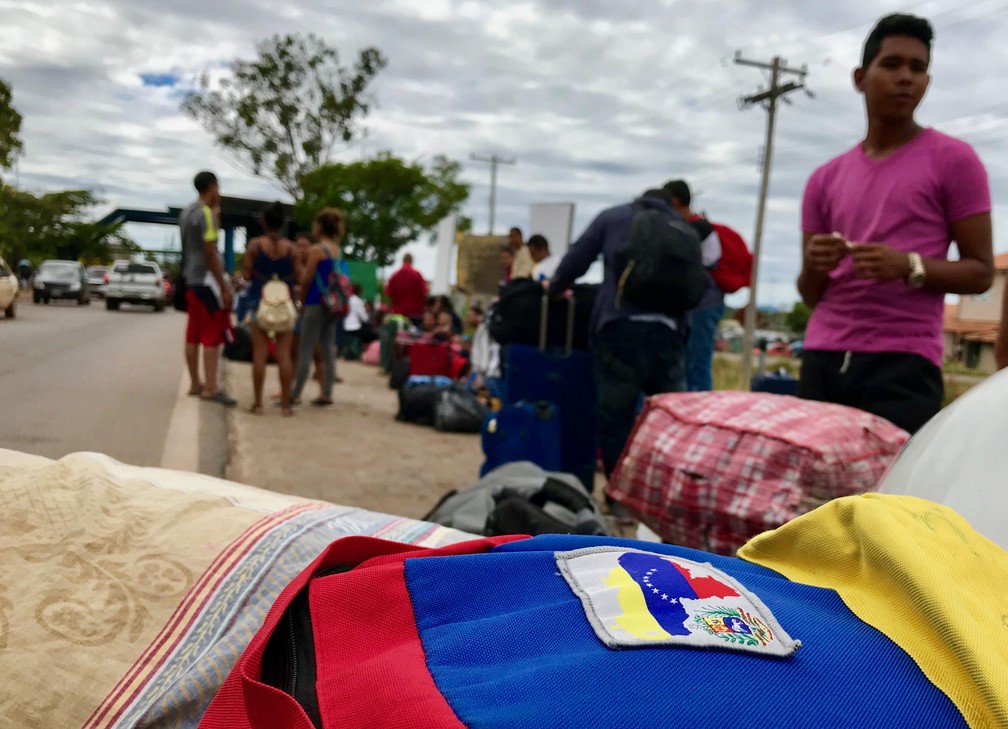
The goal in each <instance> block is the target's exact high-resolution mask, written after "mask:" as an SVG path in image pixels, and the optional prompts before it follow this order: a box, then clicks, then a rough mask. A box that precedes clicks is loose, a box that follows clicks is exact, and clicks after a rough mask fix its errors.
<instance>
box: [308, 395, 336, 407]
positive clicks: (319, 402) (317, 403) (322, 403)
mask: <svg viewBox="0 0 1008 729" xmlns="http://www.w3.org/2000/svg"><path fill="white" fill-rule="evenodd" d="M311 404H312V405H313V406H314V407H317V408H327V407H329V406H330V405H332V404H333V401H332V400H326V399H325V398H322V397H317V398H315V399H314V400H312V401H311Z"/></svg>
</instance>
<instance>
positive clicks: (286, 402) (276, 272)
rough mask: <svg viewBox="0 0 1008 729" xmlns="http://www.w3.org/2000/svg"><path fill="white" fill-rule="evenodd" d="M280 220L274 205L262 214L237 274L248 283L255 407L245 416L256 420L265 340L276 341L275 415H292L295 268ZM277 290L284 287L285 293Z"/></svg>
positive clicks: (279, 209)
mask: <svg viewBox="0 0 1008 729" xmlns="http://www.w3.org/2000/svg"><path fill="white" fill-rule="evenodd" d="M285 217H286V216H285V215H284V209H283V206H282V205H281V204H280V203H279V202H277V203H273V204H272V205H270V206H269V207H268V208H266V209H265V210H264V211H263V212H262V216H261V217H260V222H261V223H262V228H263V235H261V236H260V237H258V238H253V239H252V240H251V241H249V244H248V246H247V247H246V250H245V258H244V260H243V261H242V275H243V276H244V277H245V279H246V280H247V281H249V282H250V283H249V286H248V289H247V292H248V293H247V296H248V297H249V302H248V310H249V333H250V334H251V335H252V389H253V391H254V393H255V402H253V404H252V407H251V408H249V412H251V413H253V414H255V415H262V411H263V405H262V396H263V385H264V383H265V380H266V361H267V359H268V358H269V342H268V339H269V338H270V337H271V336H272V337H274V338H275V339H276V345H277V346H276V358H277V365H278V367H279V370H280V400H281V408H282V410H281V412H282V413H283V415H285V416H287V417H290V416H291V415H293V414H294V411H293V410H292V409H291V402H292V396H291V385H292V381H293V379H294V361H293V358H292V357H291V339H292V338H293V336H294V323H295V321H296V319H297V312H296V310H295V309H294V304H293V287H294V283H295V282H296V281H297V274H298V273H299V270H300V268H301V266H300V265H299V261H298V259H297V256H296V255H295V248H294V244H293V243H292V242H291V241H289V240H287V239H286V238H284V237H283V235H282V234H281V231H282V230H283V225H284V220H285ZM282 286H285V287H286V292H284V289H283V288H282ZM264 289H265V295H264ZM260 319H262V321H259V320H260ZM239 323H240V322H239Z"/></svg>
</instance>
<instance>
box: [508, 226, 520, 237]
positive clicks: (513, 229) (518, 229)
mask: <svg viewBox="0 0 1008 729" xmlns="http://www.w3.org/2000/svg"><path fill="white" fill-rule="evenodd" d="M511 233H517V234H518V235H521V234H522V232H521V228H519V227H517V226H516V227H514V228H512V229H511V230H509V231H508V235H510V234H511Z"/></svg>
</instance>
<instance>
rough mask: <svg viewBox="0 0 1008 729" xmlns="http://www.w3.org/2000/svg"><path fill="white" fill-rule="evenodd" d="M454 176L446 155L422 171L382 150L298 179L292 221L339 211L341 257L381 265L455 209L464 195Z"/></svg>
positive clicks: (454, 167)
mask: <svg viewBox="0 0 1008 729" xmlns="http://www.w3.org/2000/svg"><path fill="white" fill-rule="evenodd" d="M460 172H461V166H460V165H459V163H458V162H454V161H452V160H449V159H447V158H446V157H442V156H438V157H435V158H434V160H433V161H432V163H431V165H430V168H429V169H428V170H425V169H424V168H423V167H422V166H421V165H420V164H418V163H416V162H414V163H409V164H408V163H406V162H403V161H402V160H401V159H398V158H396V157H393V156H392V155H391V154H390V153H388V152H385V153H383V154H380V155H378V156H377V157H375V158H374V159H371V160H367V161H364V162H353V163H349V164H331V165H326V166H325V167H320V168H319V169H317V170H315V171H314V172H310V173H308V174H307V175H305V176H304V178H303V179H302V181H301V185H302V189H303V193H304V194H303V197H302V198H301V199H300V200H298V202H297V203H296V204H295V206H294V217H295V218H296V219H297V221H298V222H299V223H300V224H301V225H303V226H306V227H307V226H308V225H309V224H310V223H311V221H312V219H313V218H314V217H315V215H316V214H317V213H318V211H319V210H321V209H322V208H326V207H336V208H339V209H341V210H342V211H343V212H344V213H345V215H346V227H347V235H346V241H345V245H344V250H345V251H346V253H347V254H348V255H349V256H351V257H353V258H357V259H359V260H364V261H373V262H374V263H377V264H379V265H382V266H387V265H389V264H390V263H392V261H393V259H394V257H395V254H396V251H398V250H399V249H400V248H402V247H403V246H404V245H406V244H407V243H411V242H413V241H415V240H417V239H418V238H420V237H421V236H422V235H424V234H428V233H431V232H432V231H433V230H434V228H435V226H437V224H438V222H439V221H441V219H443V218H444V217H446V216H447V215H449V214H451V213H453V212H457V211H458V210H459V208H460V207H461V206H462V203H463V202H465V200H466V198H468V197H469V186H468V185H466V184H465V183H463V182H460V181H459V179H458V176H459V173H460ZM463 222H464V221H463Z"/></svg>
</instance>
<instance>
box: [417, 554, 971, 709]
mask: <svg viewBox="0 0 1008 729" xmlns="http://www.w3.org/2000/svg"><path fill="white" fill-rule="evenodd" d="M604 544H606V545H612V544H614V545H625V546H633V547H635V548H638V549H648V550H651V551H656V552H662V553H666V554H672V555H679V556H682V557H685V558H688V559H692V560H696V561H699V562H709V563H711V564H713V565H714V566H715V567H717V568H718V569H721V570H723V571H725V572H726V573H728V574H729V575H731V576H733V577H735V578H736V579H737V580H739V581H740V582H741V583H742V584H743V585H745V586H746V587H747V588H748V589H750V590H751V591H752V592H754V593H755V594H756V595H758V596H759V597H760V598H761V599H762V600H763V602H764V603H765V604H766V605H767V606H768V607H769V608H770V609H771V611H772V612H773V613H774V615H775V616H776V617H777V619H778V620H779V621H780V623H781V624H782V625H783V627H784V629H785V630H787V631H788V633H790V635H791V636H792V637H794V638H797V639H799V640H801V641H802V643H803V647H802V649H801V650H800V651H798V653H797V654H796V655H795V656H794V657H792V658H789V659H776V658H763V657H759V656H755V655H752V654H745V653H733V652H728V651H704V650H696V649H690V648H658V649H636V650H624V651H613V650H609V649H607V648H606V647H605V646H603V645H602V643H601V642H600V641H599V640H598V638H597V637H596V636H595V634H594V632H593V631H592V628H591V626H590V625H589V623H588V620H587V618H586V617H585V614H584V610H583V609H582V606H581V603H580V601H579V600H578V598H577V597H575V595H574V594H573V593H572V592H571V590H570V588H569V587H568V585H567V583H566V582H565V581H564V579H563V577H562V576H561V575H560V574H559V572H558V570H557V567H556V563H555V560H554V556H553V553H554V552H555V551H565V550H571V549H579V548H582V547H586V546H598V545H604ZM406 581H407V585H408V587H409V591H410V596H411V599H412V601H413V607H414V611H415V615H416V619H417V625H418V627H419V630H420V637H421V640H422V642H423V645H424V650H425V652H426V656H427V664H428V667H429V669H430V671H431V674H432V676H433V677H434V680H435V682H436V683H437V685H438V688H439V689H440V690H441V692H442V693H443V694H444V695H445V697H446V698H447V700H448V702H449V703H450V704H451V706H452V708H453V709H454V710H455V712H456V714H457V715H458V716H459V717H460V718H461V720H462V721H463V722H464V723H465V724H466V725H467V726H469V727H472V728H474V729H491V728H493V729H496V728H498V727H500V728H503V727H526V726H549V727H556V728H557V729H560V728H562V727H578V728H581V727H585V726H600V727H601V726H605V727H610V726H611V727H651V726H662V727H693V728H695V727H774V726H781V727H788V729H798V728H803V727H808V728H809V729H811V728H813V727H815V728H816V729H819V728H821V727H831V728H836V727H882V726H884V727H891V728H894V729H903V728H904V727H905V728H907V729H910V728H913V729H917V728H918V727H922V726H927V727H931V728H933V729H944V728H945V727H964V726H966V724H965V722H964V720H963V719H962V717H961V715H960V714H959V712H958V711H957V710H956V709H955V707H954V706H953V705H952V703H951V701H950V700H949V699H948V698H947V697H946V696H945V695H944V694H942V693H941V692H939V691H938V690H937V689H936V688H935V687H934V686H933V685H932V684H931V683H930V682H929V681H928V680H927V679H926V678H925V677H924V675H923V674H922V673H921V672H920V670H919V669H918V668H917V666H916V665H915V664H914V663H913V661H912V660H911V659H910V658H909V656H907V654H906V653H904V652H903V651H902V650H901V649H900V648H899V647H898V646H897V645H896V644H894V643H893V642H892V641H890V640H889V639H888V638H886V637H885V636H884V635H882V634H881V633H879V632H878V631H877V630H875V629H874V628H872V627H870V626H868V625H866V624H865V623H863V622H862V621H860V620H859V619H858V618H857V617H856V616H855V615H854V614H853V613H851V612H850V610H848V609H847V607H846V606H845V605H844V604H843V602H842V601H841V600H840V598H839V597H838V596H837V595H836V593H835V592H833V591H832V590H825V589H822V588H817V587H810V586H808V585H802V584H798V583H792V582H789V581H788V580H786V579H785V578H784V577H782V576H781V575H779V574H777V573H775V572H773V571H771V570H768V569H765V568H763V567H760V566H758V565H754V564H751V563H748V562H744V561H742V560H739V559H735V558H728V557H720V556H717V555H712V554H707V553H704V552H697V551H695V550H691V549H683V548H677V547H672V546H667V545H651V544H642V543H640V542H633V541H629V540H619V539H608V538H591V537H560V536H549V537H537V538H535V539H529V540H524V541H520V542H513V543H510V544H507V545H503V546H501V547H499V548H497V549H496V550H494V552H492V553H491V554H488V555H466V556H459V557H446V558H439V559H412V560H408V561H407V563H406Z"/></svg>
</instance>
